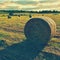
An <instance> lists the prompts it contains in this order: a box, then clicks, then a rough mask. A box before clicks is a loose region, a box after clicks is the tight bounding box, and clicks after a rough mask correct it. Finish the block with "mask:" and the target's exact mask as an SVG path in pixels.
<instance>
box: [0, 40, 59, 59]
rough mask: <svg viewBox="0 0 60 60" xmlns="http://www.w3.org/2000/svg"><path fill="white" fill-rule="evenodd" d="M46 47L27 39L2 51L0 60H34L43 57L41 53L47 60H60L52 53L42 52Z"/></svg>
mask: <svg viewBox="0 0 60 60" xmlns="http://www.w3.org/2000/svg"><path fill="white" fill-rule="evenodd" d="M45 46H46V45H45V44H40V43H39V41H38V42H37V41H34V40H28V39H27V40H25V41H24V42H21V43H18V44H14V45H12V46H10V47H7V48H6V49H4V50H2V51H0V60H34V59H35V58H36V56H41V55H39V54H40V53H42V54H43V55H44V57H45V58H46V60H49V59H48V58H50V60H52V58H51V57H53V56H54V58H56V59H57V60H60V56H57V55H54V54H51V53H45V52H41V51H42V49H43V48H44V47H45ZM44 57H43V58H44ZM40 59H41V58H39V60H40ZM56 59H55V60H56ZM35 60H37V59H35Z"/></svg>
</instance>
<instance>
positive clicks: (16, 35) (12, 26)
mask: <svg viewBox="0 0 60 60" xmlns="http://www.w3.org/2000/svg"><path fill="white" fill-rule="evenodd" d="M31 15H32V18H36V17H37V18H38V17H40V16H46V17H50V18H52V19H53V20H54V21H55V22H56V24H57V26H59V27H57V29H60V14H56V15H55V14H31ZM29 19H30V17H29V15H27V16H20V17H18V16H11V18H9V19H8V14H6V15H4V14H2V15H1V14H0V40H5V41H6V42H7V44H8V45H12V44H15V43H19V42H21V41H23V40H24V39H26V37H25V35H24V26H25V24H26V22H27V21H28V20H29ZM53 40H54V41H57V39H53ZM51 44H52V43H51ZM54 45H56V44H53V45H52V46H54ZM56 46H57V45H56Z"/></svg>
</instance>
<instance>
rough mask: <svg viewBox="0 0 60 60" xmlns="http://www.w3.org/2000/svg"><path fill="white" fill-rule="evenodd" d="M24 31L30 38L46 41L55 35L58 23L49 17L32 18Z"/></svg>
mask: <svg viewBox="0 0 60 60" xmlns="http://www.w3.org/2000/svg"><path fill="white" fill-rule="evenodd" d="M24 33H25V36H26V37H27V38H28V39H30V40H40V42H41V43H46V42H48V41H49V40H50V38H51V37H52V36H54V35H55V33H56V24H55V22H54V21H53V20H52V19H50V18H48V17H40V18H32V19H30V20H29V21H28V22H27V23H26V25H25V28H24Z"/></svg>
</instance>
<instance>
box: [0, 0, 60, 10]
mask: <svg viewBox="0 0 60 60" xmlns="http://www.w3.org/2000/svg"><path fill="white" fill-rule="evenodd" d="M0 9H11V10H34V11H35V10H37V11H39V10H60V0H0Z"/></svg>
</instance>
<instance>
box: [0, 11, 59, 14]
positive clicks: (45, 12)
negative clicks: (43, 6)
mask: <svg viewBox="0 0 60 60" xmlns="http://www.w3.org/2000/svg"><path fill="white" fill-rule="evenodd" d="M0 13H9V14H11V13H60V11H56V10H53V11H51V10H42V11H23V10H0Z"/></svg>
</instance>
